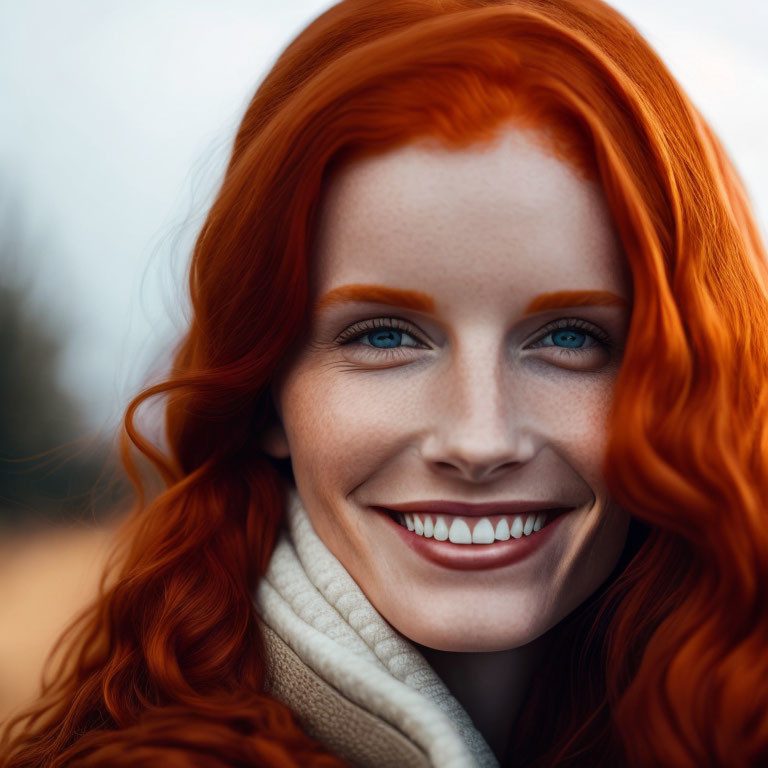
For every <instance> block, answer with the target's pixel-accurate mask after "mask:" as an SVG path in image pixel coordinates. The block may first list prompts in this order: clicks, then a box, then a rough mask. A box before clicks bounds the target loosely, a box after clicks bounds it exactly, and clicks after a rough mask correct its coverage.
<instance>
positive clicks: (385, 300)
mask: <svg viewBox="0 0 768 768" xmlns="http://www.w3.org/2000/svg"><path fill="white" fill-rule="evenodd" d="M347 301H367V302H371V303H374V304H390V305H392V306H397V307H405V308H406V309H415V310H418V311H420V312H430V313H434V311H435V300H434V299H433V298H432V297H431V296H430V295H429V294H428V293H423V292H422V291H409V290H404V289H401V288H388V287H387V286H385V285H363V284H357V283H356V284H352V285H342V286H339V287H338V288H334V289H333V290H331V291H328V293H326V294H325V295H324V296H322V297H321V298H320V299H318V301H317V303H316V304H315V307H314V311H315V312H322V311H323V310H324V309H327V308H328V307H330V306H333V305H334V304H339V303H341V302H347ZM627 305H628V302H627V301H626V299H624V298H622V297H621V296H619V295H618V294H615V293H612V292H611V291H594V290H593V291H555V292H554V293H542V294H540V295H538V296H536V297H535V298H534V299H533V300H532V301H531V302H530V303H529V304H528V306H527V307H526V309H525V314H526V315H530V314H533V313H535V312H544V311H545V310H548V309H562V308H564V307H584V306H608V307H616V306H619V307H625V306H627Z"/></svg>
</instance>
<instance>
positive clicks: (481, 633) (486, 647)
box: [390, 615, 553, 653]
mask: <svg viewBox="0 0 768 768" xmlns="http://www.w3.org/2000/svg"><path fill="white" fill-rule="evenodd" d="M424 618H425V619H428V620H427V621H415V622H414V621H413V616H412V615H411V617H410V619H411V620H410V621H405V622H402V623H401V622H397V623H395V622H396V621H397V619H395V622H393V621H391V620H390V624H392V626H393V627H394V628H395V629H396V630H397V631H398V632H400V633H401V634H402V635H405V637H407V638H408V639H409V640H411V641H412V642H414V643H416V644H418V645H421V646H424V647H426V648H432V649H434V650H436V651H453V652H456V653H490V652H493V651H507V650H511V649H512V648H520V647H522V646H524V645H528V643H531V642H533V641H534V640H536V639H537V638H538V637H540V636H541V635H543V634H544V633H545V632H546V631H547V630H548V629H550V628H551V626H553V624H549V623H546V622H537V623H535V624H531V623H529V624H527V625H526V626H520V625H516V626H515V625H510V623H509V621H500V620H499V617H498V616H488V617H487V618H484V619H481V618H480V617H474V618H473V619H472V620H471V621H466V620H462V619H460V618H457V617H456V616H446V617H444V618H443V619H442V620H441V619H440V618H439V617H435V616H429V617H424Z"/></svg>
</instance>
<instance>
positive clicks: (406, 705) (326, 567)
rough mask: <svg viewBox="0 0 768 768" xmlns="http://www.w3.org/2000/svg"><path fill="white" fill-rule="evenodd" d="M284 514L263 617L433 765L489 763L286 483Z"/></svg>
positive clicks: (432, 677)
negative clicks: (400, 734)
mask: <svg viewBox="0 0 768 768" xmlns="http://www.w3.org/2000/svg"><path fill="white" fill-rule="evenodd" d="M287 521H288V526H287V530H286V531H284V532H283V533H282V534H281V536H280V539H279V541H278V544H277V547H276V548H275V552H274V554H273V556H272V559H271V561H270V564H269V568H268V570H267V573H266V575H265V577H264V578H263V579H262V580H261V583H260V585H259V588H258V592H257V601H256V602H257V608H258V611H259V613H260V614H261V615H262V616H263V617H264V619H265V621H266V622H267V623H268V624H269V625H270V626H271V627H272V628H273V629H274V630H275V631H276V632H277V633H278V634H279V635H280V636H281V637H282V638H283V640H284V641H285V642H286V643H287V644H288V645H289V646H290V647H291V648H292V649H293V651H294V653H296V654H297V655H298V656H299V658H300V659H301V660H302V661H303V662H304V663H305V664H306V665H307V666H308V667H310V668H311V669H312V670H314V671H315V672H316V673H317V674H318V675H320V676H321V677H322V678H323V679H324V680H326V681H327V682H329V683H330V684H331V685H333V686H334V687H335V688H336V689H337V690H338V691H340V692H341V693H342V694H343V695H344V696H345V697H346V698H348V699H350V700H351V701H354V702H355V703H356V704H358V705H359V706H361V707H364V708H365V709H367V710H368V711H369V712H371V713H373V714H375V715H376V716H378V717H380V718H382V719H383V720H385V721H387V722H388V723H390V724H391V725H392V726H394V727H395V728H397V729H398V730H400V731H401V732H403V733H405V734H407V735H408V737H409V738H410V739H411V740H412V741H413V742H414V743H416V744H418V745H419V746H420V747H421V748H422V749H423V750H424V752H425V753H427V754H428V755H429V758H430V760H431V762H432V764H433V765H435V766H440V768H477V766H481V767H482V768H492V767H493V766H498V762H497V760H496V758H495V757H494V755H493V753H492V752H491V750H490V748H489V747H488V745H487V743H486V742H485V740H484V739H483V737H482V736H481V735H480V733H479V731H478V730H477V729H476V728H475V726H474V725H473V724H472V721H471V720H470V718H469V716H468V715H467V713H466V712H465V711H464V709H463V708H462V707H461V705H460V704H459V702H458V701H457V700H456V699H455V698H454V697H453V696H452V695H451V693H450V692H449V691H448V689H447V688H446V686H445V684H444V683H443V682H442V680H440V678H439V677H438V676H437V674H436V673H435V672H434V671H433V669H432V668H431V667H430V666H429V664H428V663H427V661H426V660H425V659H424V657H423V656H422V655H421V654H420V653H419V652H418V651H417V650H416V648H415V647H414V646H413V644H412V643H410V642H409V641H408V640H407V639H405V638H404V637H403V636H402V635H400V634H399V633H398V632H397V631H396V630H395V629H393V628H392V627H391V626H390V625H389V624H388V623H387V622H386V621H385V620H384V619H383V618H382V617H381V616H380V615H379V613H377V611H376V609H375V608H374V607H373V606H372V605H371V603H370V602H368V600H367V598H366V597H365V595H364V594H363V593H362V591H361V590H360V588H359V587H358V586H357V584H356V583H355V582H354V581H353V580H352V577H351V576H350V575H349V573H347V571H346V570H345V569H344V567H343V566H342V565H341V563H340V562H339V561H338V560H337V559H336V557H334V555H333V554H331V552H330V551H329V550H328V548H327V547H326V546H325V545H324V544H323V542H322V541H321V540H320V538H319V537H318V535H317V534H316V533H315V530H314V528H313V527H312V523H311V522H310V520H309V517H308V515H307V512H306V510H305V509H304V506H303V504H302V502H301V500H300V498H299V495H298V493H296V491H295V490H294V491H293V492H292V493H291V494H290V496H289V503H288V509H287Z"/></svg>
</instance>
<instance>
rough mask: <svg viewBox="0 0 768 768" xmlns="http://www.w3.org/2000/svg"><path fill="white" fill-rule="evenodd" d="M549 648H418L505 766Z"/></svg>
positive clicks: (542, 641) (534, 645)
mask: <svg viewBox="0 0 768 768" xmlns="http://www.w3.org/2000/svg"><path fill="white" fill-rule="evenodd" d="M545 643H546V640H545V638H543V637H542V638H538V639H536V640H534V641H533V642H531V643H528V644H527V645H524V646H521V647H519V648H512V649H510V650H505V651H493V652H485V653H473V652H470V653H464V652H455V651H437V650H435V649H433V648H426V647H424V646H418V648H419V651H420V652H421V653H422V654H423V655H424V657H425V658H426V660H427V661H428V662H429V663H430V665H431V666H432V668H433V669H434V670H435V672H437V674H438V675H439V676H440V678H441V679H442V680H443V682H444V683H445V685H446V686H447V687H448V690H449V691H450V692H451V693H452V694H453V695H454V696H455V697H456V699H458V701H459V703H460V704H461V705H462V706H463V707H464V709H465V710H466V712H467V714H468V715H469V716H470V717H471V718H472V722H473V723H474V724H475V727H476V728H477V729H478V730H479V731H480V733H481V734H482V735H483V737H484V738H485V740H486V741H487V742H488V746H489V747H490V748H491V749H492V750H493V752H494V754H495V755H496V757H497V758H498V760H499V762H501V763H502V764H503V763H504V760H505V757H506V755H507V753H508V750H509V746H510V745H509V740H510V735H511V733H512V728H513V726H514V722H515V719H516V717H517V715H518V712H519V711H520V708H521V707H522V706H523V703H524V701H525V698H526V695H527V693H528V689H529V687H530V683H531V681H532V678H533V676H534V674H535V672H536V669H537V667H538V666H539V664H540V662H541V659H542V656H543V655H544V645H545Z"/></svg>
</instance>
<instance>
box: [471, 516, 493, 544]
mask: <svg viewBox="0 0 768 768" xmlns="http://www.w3.org/2000/svg"><path fill="white" fill-rule="evenodd" d="M495 538H496V537H495V534H494V532H493V526H492V525H491V521H490V520H489V519H488V518H487V517H483V518H482V519H481V520H478V522H477V523H476V524H475V527H474V528H473V529H472V543H473V544H493V542H494V540H495Z"/></svg>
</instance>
